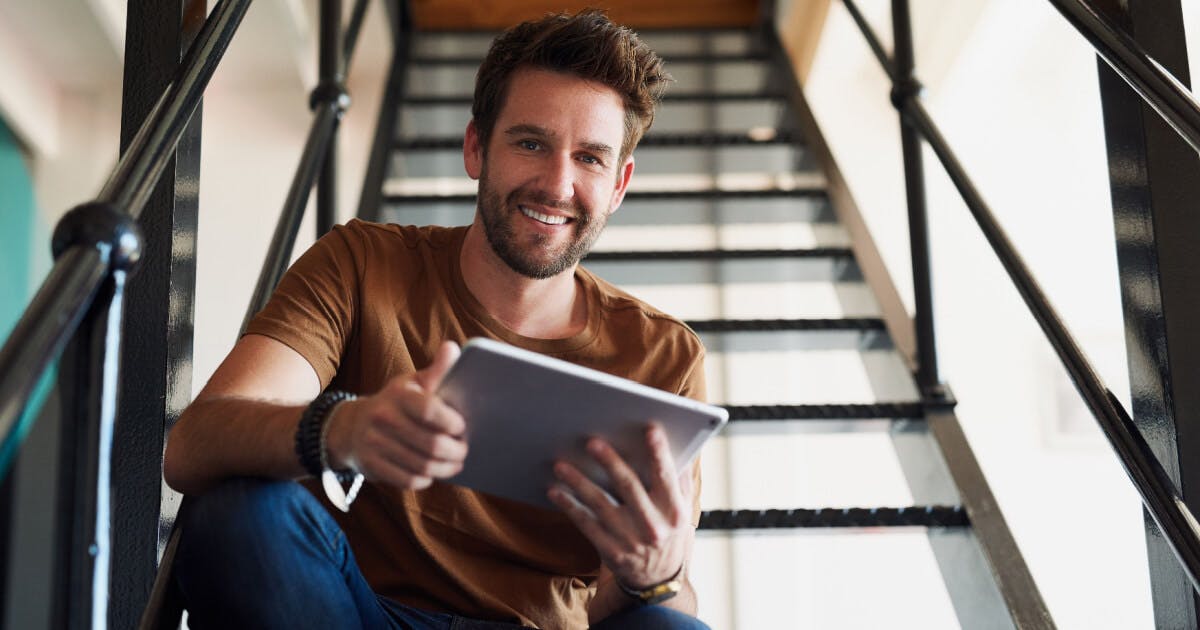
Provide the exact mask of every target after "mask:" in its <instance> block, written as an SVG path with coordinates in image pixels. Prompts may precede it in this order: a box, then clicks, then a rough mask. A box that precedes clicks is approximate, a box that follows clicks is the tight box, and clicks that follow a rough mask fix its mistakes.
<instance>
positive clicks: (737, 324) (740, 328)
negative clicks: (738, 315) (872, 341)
mask: <svg viewBox="0 0 1200 630" xmlns="http://www.w3.org/2000/svg"><path fill="white" fill-rule="evenodd" d="M687 325H688V326H690V327H691V328H692V330H694V331H696V332H698V333H714V332H715V333H720V332H779V331H829V330H854V331H867V330H884V324H883V320H882V319H879V318H877V317H845V318H825V317H823V318H806V319H701V320H689V321H688V322H687Z"/></svg>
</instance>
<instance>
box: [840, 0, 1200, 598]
mask: <svg viewBox="0 0 1200 630" xmlns="http://www.w3.org/2000/svg"><path fill="white" fill-rule="evenodd" d="M1051 1H1052V2H1054V3H1055V4H1056V5H1058V4H1060V3H1061V0H1051ZM843 2H844V3H845V5H846V6H847V7H848V8H849V7H853V6H854V0H843ZM851 12H852V14H856V15H858V16H859V17H861V13H859V12H858V10H857V7H854V8H853V9H852V11H851ZM855 21H856V23H857V24H858V26H859V28H860V29H861V30H862V31H863V35H864V36H865V37H866V38H867V40H868V42H874V43H873V44H872V48H873V49H874V48H875V45H876V44H877V43H878V41H879V38H878V37H876V36H875V34H874V32H873V31H872V30H871V28H870V26H869V25H868V24H867V23H866V21H865V20H860V19H858V18H856V20H855ZM879 50H880V51H882V47H880V48H879ZM880 61H881V62H882V63H883V65H884V68H885V70H887V71H888V74H889V76H893V77H894V76H895V75H894V73H893V72H892V71H891V69H892V68H893V67H894V66H893V65H892V63H891V62H890V61H888V60H887V58H886V56H884V57H881V59H880ZM1142 64H1143V65H1146V66H1148V65H1149V63H1148V62H1147V61H1146V60H1145V59H1143V60H1142ZM1114 68H1116V66H1114ZM1117 70H1118V72H1120V69H1119V68H1117ZM1126 80H1129V79H1128V78H1126ZM1130 82H1131V84H1132V81H1130ZM1135 87H1136V86H1135ZM893 94H897V93H896V92H893ZM1188 100H1190V99H1188ZM893 102H894V104H895V106H896V108H897V109H899V110H900V111H901V112H902V114H903V115H904V116H905V117H906V120H907V121H908V122H909V123H910V124H912V125H914V126H915V127H916V128H917V129H918V130H920V132H921V134H922V135H923V136H924V137H925V140H926V141H927V142H929V145H930V146H931V147H932V148H933V150H934V153H935V154H936V155H937V156H938V159H939V160H941V162H942V164H943V166H944V167H945V168H946V172H947V173H948V174H949V176H950V179H951V180H952V181H953V182H954V185H955V188H957V189H958V192H959V194H961V195H962V197H963V200H964V201H965V202H966V204H967V208H968V209H969V210H970V211H971V214H972V215H973V216H974V217H975V221H976V223H978V224H979V228H980V230H982V231H983V233H984V236H985V237H986V238H987V241H988V243H989V244H990V245H991V246H992V249H993V250H995V252H996V255H997V257H998V258H999V259H1000V262H1001V264H1003V265H1004V269H1005V271H1007V272H1008V275H1009V277H1010V278H1011V279H1012V281H1013V283H1014V284H1015V285H1016V287H1017V290H1018V291H1019V292H1020V294H1021V297H1022V298H1023V299H1024V301H1025V304H1026V305H1027V306H1028V307H1029V310H1030V312H1031V313H1032V314H1033V316H1034V318H1035V319H1036V320H1037V322H1038V325H1039V326H1041V328H1042V331H1043V332H1044V333H1045V334H1046V337H1047V338H1048V339H1049V341H1050V344H1051V345H1052V346H1053V347H1054V350H1055V352H1056V353H1057V354H1058V357H1059V359H1060V360H1061V361H1062V362H1063V365H1064V366H1065V367H1066V369H1067V372H1068V374H1069V375H1070V377H1071V380H1072V381H1073V382H1074V383H1075V387H1076V388H1077V389H1078V390H1079V393H1080V395H1081V396H1082V397H1083V401H1084V403H1085V404H1086V405H1087V407H1088V409H1089V410H1090V411H1091V412H1092V415H1093V416H1094V417H1095V418H1096V421H1097V422H1098V423H1099V424H1100V428H1101V430H1102V431H1103V432H1104V435H1105V437H1106V438H1108V441H1109V444H1110V445H1111V446H1112V448H1113V450H1114V451H1116V453H1117V457H1118V459H1119V460H1120V461H1121V464H1122V466H1123V467H1124V468H1125V472H1126V474H1128V475H1129V478H1130V480H1131V481H1132V482H1133V485H1134V487H1136V488H1137V491H1138V493H1139V494H1140V495H1141V497H1142V503H1143V504H1144V505H1145V506H1146V509H1147V510H1148V511H1149V512H1150V516H1151V517H1152V518H1153V519H1154V522H1155V523H1157V524H1158V526H1159V528H1160V529H1161V530H1162V532H1163V534H1164V535H1165V536H1166V538H1167V542H1168V544H1169V545H1170V546H1171V549H1172V551H1174V552H1175V555H1176V557H1177V558H1178V560H1179V562H1180V564H1181V565H1182V567H1183V568H1184V570H1185V572H1186V573H1187V574H1188V578H1189V579H1190V580H1191V582H1192V587H1193V588H1194V589H1196V591H1198V592H1200V580H1198V579H1197V576H1200V523H1198V522H1197V520H1196V517H1195V516H1194V515H1193V514H1192V512H1191V510H1190V509H1189V508H1188V507H1187V505H1186V504H1184V502H1183V497H1182V496H1181V495H1180V493H1179V490H1178V488H1177V487H1176V485H1175V483H1174V482H1173V481H1172V480H1171V478H1170V476H1169V475H1167V472H1166V470H1165V469H1164V468H1163V466H1162V463H1161V462H1160V461H1159V460H1158V458H1157V457H1155V455H1154V452H1153V451H1152V450H1151V449H1150V445H1149V444H1147V443H1146V440H1145V438H1143V437H1142V434H1141V432H1140V431H1138V429H1137V426H1136V425H1135V424H1134V423H1133V420H1132V418H1130V416H1129V413H1128V412H1127V411H1126V410H1125V408H1124V407H1123V406H1122V405H1121V403H1120V401H1118V400H1117V398H1116V396H1114V395H1113V393H1112V392H1111V391H1110V390H1109V389H1108V387H1106V386H1105V384H1104V382H1103V380H1101V378H1100V376H1099V375H1098V374H1097V373H1096V370H1095V368H1093V367H1092V364H1091V362H1090V361H1088V359H1087V357H1086V355H1085V354H1084V353H1083V350H1082V349H1080V347H1079V344H1078V343H1076V341H1075V339H1074V337H1073V336H1072V335H1071V333H1070V332H1069V331H1068V330H1067V327H1066V325H1065V324H1063V322H1062V318H1060V317H1059V316H1058V313H1057V312H1056V311H1055V309H1054V307H1053V306H1052V305H1051V304H1050V301H1049V299H1047V297H1046V295H1045V293H1044V292H1043V291H1042V289H1041V287H1040V286H1039V285H1038V283H1037V281H1036V280H1035V279H1034V277H1033V274H1032V273H1031V272H1030V270H1029V268H1028V267H1027V266H1026V265H1025V262H1024V261H1023V260H1022V259H1021V256H1020V254H1018V253H1017V251H1016V248H1015V247H1014V246H1013V244H1012V242H1011V241H1010V240H1009V239H1008V236H1007V235H1006V234H1005V232H1004V229H1003V228H1002V227H1001V226H1000V223H999V222H998V221H997V220H996V218H995V215H994V214H993V213H992V211H991V209H990V208H989V207H988V206H987V204H986V202H984V200H983V196H982V195H981V194H980V193H979V191H978V189H977V188H976V187H975V185H974V184H973V183H972V182H971V180H970V178H969V177H968V176H967V173H966V170H965V169H964V168H963V166H962V164H961V163H960V162H959V161H958V158H957V157H956V156H955V155H954V152H953V151H952V150H951V149H950V146H949V143H948V142H946V139H945V137H943V136H942V134H941V131H940V130H939V129H938V128H937V125H936V124H935V123H934V122H933V119H932V117H930V115H929V112H928V111H926V110H925V107H924V105H923V103H922V101H921V96H920V90H919V89H911V90H904V91H901V92H899V94H898V97H896V96H894V97H893ZM1193 103H1194V101H1193ZM1164 116H1166V115H1165V114H1164ZM1197 129H1200V127H1197ZM1198 137H1200V134H1198Z"/></svg>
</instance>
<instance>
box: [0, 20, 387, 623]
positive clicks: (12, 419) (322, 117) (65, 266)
mask: <svg viewBox="0 0 1200 630" xmlns="http://www.w3.org/2000/svg"><path fill="white" fill-rule="evenodd" d="M356 2H357V4H356V5H355V6H354V8H353V11H352V14H351V18H350V23H349V25H348V27H347V29H346V35H345V37H343V32H342V29H341V14H342V4H341V1H340V0H322V2H321V9H320V10H321V25H320V82H319V83H318V85H317V87H316V89H314V90H313V92H312V95H311V98H310V105H311V107H312V109H313V110H314V111H315V112H316V113H315V114H314V118H313V123H312V126H311V129H310V131H309V134H308V139H307V141H306V143H305V148H304V152H303V155H302V156H301V159H300V164H299V165H298V167H297V169H296V175H295V177H294V179H293V181H292V184H291V187H290V189H289V191H288V195H287V199H286V201H285V203H284V209H283V212H282V213H281V216H280V220H279V223H278V226H277V228H276V230H275V234H274V236H273V238H272V242H271V245H270V247H269V249H268V253H267V256H266V260H265V261H264V264H263V270H262V273H261V274H260V277H259V280H258V285H257V286H256V288H255V293H254V297H253V299H252V300H251V304H250V306H249V309H248V312H247V321H248V319H249V318H250V317H251V316H252V315H253V314H254V313H256V312H257V311H258V310H259V309H261V307H262V306H263V305H264V304H265V302H266V299H267V297H269V295H270V293H271V291H272V290H273V289H274V286H275V284H276V283H277V282H278V280H279V278H280V277H282V275H283V272H284V270H286V267H287V265H288V262H289V260H290V256H291V250H292V248H293V246H294V243H295V238H296V232H297V231H298V229H299V225H300V222H301V219H302V218H303V211H304V208H305V207H306V205H307V202H308V195H309V191H310V190H311V189H312V188H313V185H314V183H316V182H317V180H318V175H319V177H320V183H319V187H318V204H317V205H318V222H317V223H318V226H317V228H318V236H320V234H322V233H324V232H326V231H328V230H329V229H330V228H331V226H332V223H333V221H334V220H335V217H336V206H335V202H334V195H335V192H336V188H335V186H334V183H333V182H334V178H335V177H336V173H337V171H336V164H335V160H336V153H335V151H334V150H333V144H334V142H335V141H336V134H337V127H338V123H339V121H340V120H341V117H342V115H343V113H344V112H345V110H346V108H347V106H348V105H349V97H348V95H347V94H346V91H345V86H344V79H345V71H346V68H347V66H348V64H349V59H350V58H351V56H352V55H353V52H354V49H355V45H356V42H357V39H358V34H359V32H360V31H361V27H362V22H363V18H364V16H365V13H366V8H367V6H366V5H367V0H356ZM397 4H398V3H396V2H394V1H392V0H386V1H385V6H386V7H387V9H388V12H389V13H390V15H391V17H392V19H391V20H389V21H390V22H391V23H392V28H391V32H392V37H393V43H394V45H395V47H396V49H397V50H399V49H401V43H402V38H401V35H400V31H399V30H398V29H399V19H400V18H399V16H400V11H401V8H399V7H398V6H397ZM249 6H250V0H218V2H217V4H216V5H215V7H214V8H213V10H212V12H211V14H210V15H209V16H208V18H207V19H206V20H205V22H204V25H203V27H202V28H201V30H200V32H199V34H198V35H197V36H196V38H195V40H194V42H193V44H192V45H191V46H190V47H189V49H188V52H187V54H186V55H185V56H184V58H183V60H182V62H181V63H180V66H179V70H178V72H177V74H176V76H175V79H174V80H173V81H172V82H171V84H170V86H169V87H168V88H167V89H166V90H165V91H164V93H163V95H162V96H161V97H160V99H159V101H158V103H157V104H156V105H155V107H154V109H153V110H152V112H151V113H150V114H149V115H148V116H147V118H146V120H145V122H143V124H142V126H141V127H140V129H139V131H138V133H137V135H136V137H135V138H134V139H133V141H132V143H131V144H130V145H129V147H128V149H127V150H126V151H125V153H124V154H123V155H122V157H121V159H120V161H119V162H118V163H117V166H116V167H115V169H114V171H113V173H112V175H111V176H110V177H109V179H108V181H107V182H106V183H105V185H104V187H103V188H102V189H101V191H100V194H99V195H98V196H97V197H96V199H95V200H93V201H90V202H87V203H85V204H82V205H80V206H78V207H76V208H74V209H72V210H71V211H69V212H68V213H67V214H66V215H65V216H64V217H63V218H62V220H60V221H59V223H58V225H57V226H56V228H55V231H54V237H53V243H52V247H53V252H54V256H55V264H54V267H53V268H52V269H51V271H50V273H49V274H48V276H47V278H46V280H45V281H44V282H43V283H42V286H41V287H40V288H39V289H38V292H37V294H36V295H35V296H34V298H33V299H32V300H31V302H30V304H29V306H28V307H27V308H26V310H25V312H24V314H23V315H22V317H21V318H20V320H19V321H18V322H17V324H16V326H15V327H14V328H13V331H12V333H11V335H10V336H9V338H8V340H7V342H6V343H5V344H4V346H3V348H0V444H4V445H10V442H12V443H15V448H12V449H7V448H6V449H0V450H3V451H7V450H14V451H15V450H17V449H19V447H20V443H19V442H20V440H21V439H22V437H23V433H24V431H22V430H21V429H22V427H20V426H19V424H20V423H19V422H18V421H19V420H20V419H21V418H22V417H23V416H25V415H26V414H27V413H30V412H31V410H30V409H28V407H29V405H30V401H31V399H32V397H33V392H34V390H35V387H36V385H37V382H38V381H39V379H40V378H41V376H42V375H43V374H44V373H45V372H46V370H47V369H48V368H49V366H50V365H51V363H53V362H54V360H55V359H56V358H57V357H59V356H60V355H62V353H63V351H64V349H65V348H67V346H68V342H69V341H71V342H72V344H73V346H72V347H74V348H76V349H77V351H78V353H79V357H80V361H79V364H78V365H72V366H70V369H76V370H80V369H82V370H86V371H87V373H88V375H89V376H88V377H87V378H88V379H90V382H91V383H92V384H93V390H94V392H95V395H96V397H97V399H98V400H96V401H95V402H94V403H91V406H92V407H94V408H95V409H96V410H97V411H96V412H95V413H93V414H89V416H90V417H88V418H84V419H75V420H76V421H75V422H74V423H73V428H72V429H64V431H77V432H79V433H81V434H85V437H84V440H85V441H86V443H87V445H88V446H89V448H83V449H81V450H80V451H78V453H79V458H80V461H78V462H72V463H71V464H70V465H69V466H68V468H70V469H71V470H73V471H76V472H75V474H76V475H77V483H76V488H77V491H76V492H74V496H73V497H70V499H69V502H68V504H69V505H71V506H72V508H73V509H71V511H70V513H69V516H68V517H67V518H70V519H72V520H73V521H77V522H78V521H82V522H87V523H88V526H87V527H85V528H84V529H83V530H82V531H81V532H79V533H76V534H74V535H73V537H72V545H71V549H58V550H57V551H56V553H57V554H59V555H63V556H69V559H66V560H60V561H58V562H57V563H56V564H57V565H58V566H60V567H62V569H60V573H66V575H58V576H56V581H57V583H59V584H70V585H71V588H70V590H69V592H67V591H63V590H60V592H58V593H56V601H55V602H53V606H54V608H55V610H56V611H57V612H56V614H57V615H58V620H59V621H60V622H61V624H60V625H64V626H69V627H79V628H82V627H89V626H90V627H103V626H104V625H105V624H106V621H107V616H108V615H107V604H108V600H109V597H110V594H109V592H108V579H109V571H110V564H109V558H110V551H109V550H110V543H111V538H110V535H109V523H110V522H111V514H110V502H109V494H110V490H109V488H110V475H109V469H110V458H111V450H112V436H113V427H114V424H115V421H116V418H115V416H116V396H117V394H116V392H117V374H118V372H119V366H120V357H121V319H122V304H123V298H124V292H123V289H124V286H125V282H126V279H127V277H128V276H129V274H131V273H133V272H134V271H135V270H136V267H137V264H138V262H139V259H140V257H141V252H142V245H143V241H142V236H141V233H140V230H139V228H138V217H139V216H140V215H141V213H142V210H143V209H144V208H145V207H146V204H147V201H148V199H149V198H150V195H151V193H152V191H153V190H154V188H155V186H156V184H157V183H158V180H159V179H160V177H161V176H162V174H163V172H164V170H165V168H166V166H167V164H168V163H169V161H170V160H171V159H172V156H173V155H174V153H175V150H176V147H177V145H178V144H179V141H180V138H181V137H182V135H183V133H184V130H185V129H186V128H187V126H188V124H189V122H190V121H191V119H192V117H193V115H194V114H195V112H196V110H197V108H198V106H199V104H200V101H201V98H202V96H203V94H204V90H205V89H206V87H207V85H208V83H209V81H210V79H211V78H212V75H213V73H214V71H215V70H216V68H217V66H218V65H219V64H220V61H221V59H222V58H223V56H224V54H225V51H226V50H227V48H228V46H229V43H230V42H231V40H232V39H233V36H234V34H235V33H236V31H237V29H238V27H239V25H240V24H241V21H242V18H243V17H244V16H245V13H246V10H247V9H248V8H249ZM72 340H73V341H72ZM64 369H68V368H67V367H64ZM10 466H11V462H0V478H2V477H3V476H5V474H6V473H7V472H8V469H9V467H10ZM173 548H174V545H171V546H170V547H169V549H171V550H173ZM80 558H82V559H83V560H82V561H81V560H78V559H80ZM170 559H171V558H170V552H169V551H168V553H167V556H166V557H165V558H164V560H165V561H169V560H170ZM167 574H168V575H169V571H168V572H167ZM160 575H162V574H161V573H160ZM160 586H161V585H159V584H156V585H155V590H154V593H153V594H152V600H154V599H158V600H161V599H162V597H163V589H162V588H160ZM143 621H145V619H143ZM175 622H176V625H177V622H178V616H176V618H175Z"/></svg>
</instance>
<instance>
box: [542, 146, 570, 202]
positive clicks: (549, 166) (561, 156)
mask: <svg viewBox="0 0 1200 630" xmlns="http://www.w3.org/2000/svg"><path fill="white" fill-rule="evenodd" d="M543 166H544V168H543V169H542V171H541V173H539V175H538V188H540V189H541V192H542V194H544V195H545V196H546V197H548V199H547V200H546V201H547V202H550V201H553V202H555V203H558V204H565V203H570V201H571V199H572V198H573V197H574V196H575V169H574V167H575V163H574V160H572V159H571V156H570V155H569V154H566V153H556V154H554V156H553V157H551V158H549V159H547V160H546V161H545V164H544V165H543Z"/></svg>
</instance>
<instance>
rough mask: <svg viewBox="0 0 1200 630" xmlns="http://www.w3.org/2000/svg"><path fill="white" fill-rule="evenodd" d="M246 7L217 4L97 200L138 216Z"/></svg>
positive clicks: (232, 1)
mask: <svg viewBox="0 0 1200 630" xmlns="http://www.w3.org/2000/svg"><path fill="white" fill-rule="evenodd" d="M249 6H250V0H219V1H218V3H217V6H216V7H215V8H214V9H213V12H212V15H210V16H209V18H208V20H206V21H205V23H204V27H203V28H202V29H201V31H200V34H199V35H197V36H196V40H195V42H194V43H193V44H192V46H191V47H189V48H188V51H187V54H186V55H185V56H184V59H183V62H182V63H180V74H179V75H178V76H177V77H176V79H175V80H174V81H172V82H171V85H170V87H168V88H167V90H166V91H165V92H163V95H162V97H161V98H160V99H159V101H158V103H157V104H156V105H155V106H154V109H152V110H151V112H150V114H149V115H148V116H146V122H144V123H143V124H142V127H141V129H139V130H138V133H137V135H136V136H134V139H133V141H132V142H130V144H129V147H128V149H127V150H126V151H125V154H124V157H122V159H121V160H120V162H118V163H117V168H116V170H114V171H113V174H112V175H111V176H110V177H109V179H108V181H107V182H105V184H104V187H103V188H102V189H101V190H100V194H99V196H98V197H97V199H98V200H100V201H105V202H110V203H112V204H113V205H115V206H116V207H118V208H120V209H122V210H124V211H125V212H128V213H129V214H131V215H133V216H134V217H138V216H140V215H141V213H142V209H143V208H144V207H145V205H146V202H147V201H148V200H149V198H150V194H151V193H153V192H154V187H155V186H156V185H157V184H158V179H159V177H160V176H162V173H163V169H165V168H166V166H167V163H168V162H169V161H170V159H171V156H172V155H173V154H174V152H175V147H176V145H177V144H178V143H179V139H180V137H182V135H183V130H184V129H186V128H187V126H188V123H189V122H190V121H191V119H192V115H193V114H194V113H195V111H196V108H197V107H198V106H199V105H200V100H201V98H202V97H203V95H204V89H205V87H206V86H207V85H208V81H209V79H211V78H212V75H213V72H214V71H215V70H216V68H217V65H218V64H219V63H220V61H221V58H222V57H223V56H224V54H225V50H226V49H227V48H228V47H229V42H230V41H231V40H232V39H233V35H234V32H236V30H237V27H238V25H239V24H240V23H241V21H242V17H243V16H245V14H246V9H248V8H249Z"/></svg>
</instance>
